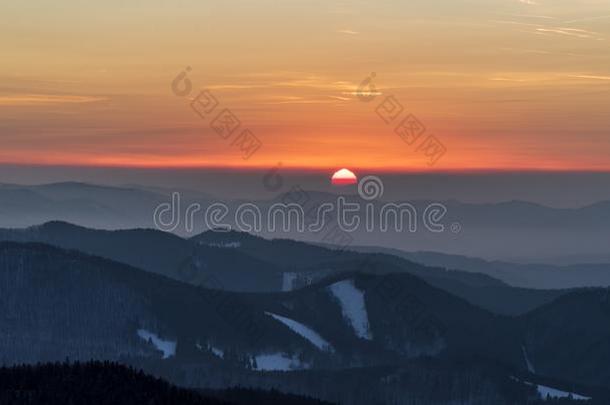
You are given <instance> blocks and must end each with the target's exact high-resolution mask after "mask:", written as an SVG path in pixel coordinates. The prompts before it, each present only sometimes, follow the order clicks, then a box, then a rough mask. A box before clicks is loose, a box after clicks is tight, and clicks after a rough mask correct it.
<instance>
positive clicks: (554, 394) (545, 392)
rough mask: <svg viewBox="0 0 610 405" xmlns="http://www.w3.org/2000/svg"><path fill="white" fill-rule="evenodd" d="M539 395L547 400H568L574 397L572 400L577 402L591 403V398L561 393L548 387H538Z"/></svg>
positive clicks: (571, 393)
mask: <svg viewBox="0 0 610 405" xmlns="http://www.w3.org/2000/svg"><path fill="white" fill-rule="evenodd" d="M538 394H540V396H541V397H542V399H544V400H546V399H547V398H553V399H555V398H568V397H572V399H574V400H577V401H589V400H590V399H591V398H590V397H585V396H583V395H578V394H575V393H573V392H566V391H561V390H558V389H556V388H551V387H547V386H544V385H539V386H538Z"/></svg>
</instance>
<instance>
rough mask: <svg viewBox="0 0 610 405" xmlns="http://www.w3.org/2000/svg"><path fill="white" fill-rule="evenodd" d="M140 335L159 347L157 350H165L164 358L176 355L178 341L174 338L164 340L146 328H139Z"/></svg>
mask: <svg viewBox="0 0 610 405" xmlns="http://www.w3.org/2000/svg"><path fill="white" fill-rule="evenodd" d="M138 336H139V337H141V338H142V339H144V340H145V341H147V342H152V344H153V345H154V346H155V348H157V350H159V351H161V352H163V358H164V359H168V358H170V357H172V356H175V355H176V342H175V341H173V340H163V339H161V338H160V337H159V336H158V335H157V334H156V333H153V332H150V331H147V330H146V329H138Z"/></svg>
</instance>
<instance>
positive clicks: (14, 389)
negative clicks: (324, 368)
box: [0, 362, 329, 405]
mask: <svg viewBox="0 0 610 405" xmlns="http://www.w3.org/2000/svg"><path fill="white" fill-rule="evenodd" d="M222 398H230V400H225V399H222ZM261 400H263V402H261ZM261 403H264V404H269V405H273V404H298V405H325V404H329V403H328V402H322V401H317V400H312V399H308V398H304V397H299V396H295V395H285V394H282V393H279V392H277V391H259V390H245V389H233V390H227V391H224V390H219V391H212V392H210V393H209V394H202V393H199V392H197V391H193V390H187V389H182V388H178V387H176V386H174V385H171V384H169V383H167V382H166V381H164V380H161V379H158V378H154V377H151V376H149V375H146V374H144V372H142V371H138V370H136V369H134V368H131V367H126V366H122V365H119V364H117V363H111V362H87V363H73V364H69V363H48V364H42V365H36V366H32V365H24V366H16V367H10V368H6V367H3V368H0V404H2V405H5V404H6V405H8V404H10V405H41V404H44V405H71V404H75V405H81V404H82V405H85V404H95V405H231V404H233V405H255V404H261Z"/></svg>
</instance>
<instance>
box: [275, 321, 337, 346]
mask: <svg viewBox="0 0 610 405" xmlns="http://www.w3.org/2000/svg"><path fill="white" fill-rule="evenodd" d="M265 314H267V315H269V316H271V317H273V319H275V320H277V321H280V322H281V323H283V324H284V325H286V326H287V327H289V328H290V329H291V330H292V331H293V332H295V333H296V334H298V335H300V336H302V337H303V338H305V339H307V340H308V341H309V342H310V343H311V344H313V345H314V346H316V347H317V348H318V349H320V350H327V351H330V352H334V351H335V349H334V348H333V347H332V345H331V344H330V343H329V342H328V341H327V340H325V339H324V338H323V337H322V336H320V335H319V334H318V333H317V332H316V331H314V330H313V329H311V328H309V327H308V326H306V325H303V324H302V323H300V322H297V321H295V320H293V319H290V318H286V317H285V316H281V315H276V314H273V313H271V312H265Z"/></svg>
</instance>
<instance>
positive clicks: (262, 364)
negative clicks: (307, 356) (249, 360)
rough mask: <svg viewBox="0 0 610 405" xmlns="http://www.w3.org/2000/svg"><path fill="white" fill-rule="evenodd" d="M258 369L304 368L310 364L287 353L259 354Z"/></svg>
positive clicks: (285, 369) (288, 369)
mask: <svg viewBox="0 0 610 405" xmlns="http://www.w3.org/2000/svg"><path fill="white" fill-rule="evenodd" d="M255 359H256V367H254V368H255V370H258V371H290V370H303V369H307V368H309V365H307V364H304V363H302V362H301V361H300V360H299V359H298V357H297V356H296V355H295V356H292V357H290V356H288V355H286V354H285V353H270V354H259V355H257V356H256V357H255Z"/></svg>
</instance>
